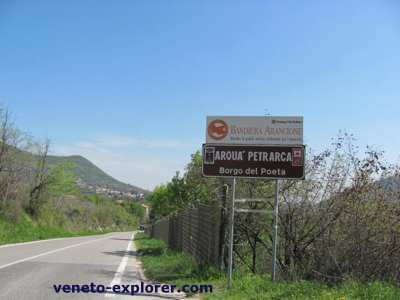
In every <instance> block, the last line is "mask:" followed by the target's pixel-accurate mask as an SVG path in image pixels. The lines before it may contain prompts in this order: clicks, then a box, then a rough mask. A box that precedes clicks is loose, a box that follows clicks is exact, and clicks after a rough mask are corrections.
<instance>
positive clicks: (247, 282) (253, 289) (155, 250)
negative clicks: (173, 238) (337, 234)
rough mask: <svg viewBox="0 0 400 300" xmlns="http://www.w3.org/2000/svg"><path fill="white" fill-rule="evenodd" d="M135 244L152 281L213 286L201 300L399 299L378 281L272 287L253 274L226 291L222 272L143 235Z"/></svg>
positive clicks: (291, 283)
mask: <svg viewBox="0 0 400 300" xmlns="http://www.w3.org/2000/svg"><path fill="white" fill-rule="evenodd" d="M135 243H136V247H137V251H138V253H139V255H140V259H141V261H142V263H143V268H144V272H145V276H146V277H147V278H148V279H149V280H152V281H155V282H162V283H171V284H176V285H177V286H182V285H184V284H196V285H197V284H207V285H208V284H211V285H212V286H213V292H212V293H206V294H201V295H200V296H201V299H209V300H217V299H230V300H241V299H260V300H261V299H266V300H267V299H288V300H289V299H292V300H297V299H300V300H301V299H316V300H317V299H318V300H319V299H322V300H324V299H325V300H338V299H340V300H345V299H365V300H371V299H393V300H395V299H400V290H399V289H398V288H396V287H395V286H394V285H391V284H388V283H383V282H378V281H374V282H370V283H361V282H359V281H356V280H351V279H347V280H345V281H343V282H342V283H340V284H338V285H328V284H327V283H323V282H318V281H315V280H314V281H306V280H296V281H280V282H277V283H272V282H271V279H270V277H269V275H261V274H253V273H251V272H236V273H235V276H234V280H233V282H234V284H233V287H232V289H230V290H227V289H226V284H227V279H226V276H225V275H224V273H223V272H220V271H218V270H216V269H215V268H212V267H206V266H204V265H199V264H197V263H196V262H195V261H194V260H193V259H192V258H190V257H189V256H187V255H185V254H184V253H182V252H177V251H173V250H171V249H168V248H167V246H166V245H165V243H164V242H162V241H159V240H154V239H151V238H149V237H148V236H147V235H146V234H144V233H138V234H136V236H135Z"/></svg>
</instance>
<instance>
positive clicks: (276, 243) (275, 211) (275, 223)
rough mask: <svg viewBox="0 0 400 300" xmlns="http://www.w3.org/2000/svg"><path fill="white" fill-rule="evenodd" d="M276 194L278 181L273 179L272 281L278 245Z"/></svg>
mask: <svg viewBox="0 0 400 300" xmlns="http://www.w3.org/2000/svg"><path fill="white" fill-rule="evenodd" d="M278 194H279V181H278V179H276V180H275V207H274V226H273V230H274V236H273V242H272V281H275V279H276V253H277V245H278V205H279V201H278Z"/></svg>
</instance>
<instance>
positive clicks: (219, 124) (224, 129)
mask: <svg viewBox="0 0 400 300" xmlns="http://www.w3.org/2000/svg"><path fill="white" fill-rule="evenodd" d="M207 131H208V135H209V136H210V137H212V138H213V139H214V140H221V139H223V138H224V137H226V135H227V134H228V124H226V123H225V121H222V120H214V121H212V122H211V123H210V124H208V129H207Z"/></svg>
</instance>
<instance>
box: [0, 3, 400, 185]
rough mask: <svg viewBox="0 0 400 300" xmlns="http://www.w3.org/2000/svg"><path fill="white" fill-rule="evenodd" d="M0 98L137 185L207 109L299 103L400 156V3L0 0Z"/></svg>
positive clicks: (314, 141) (200, 129)
mask: <svg viewBox="0 0 400 300" xmlns="http://www.w3.org/2000/svg"><path fill="white" fill-rule="evenodd" d="M0 102H1V103H2V104H4V105H6V106H8V108H9V109H10V110H11V111H12V113H13V115H14V119H15V121H16V123H17V124H18V126H19V127H20V128H21V129H23V130H25V131H28V132H30V133H31V134H32V135H34V136H36V137H37V138H40V139H44V138H49V139H50V140H51V143H52V151H53V153H56V154H63V155H65V154H81V155H84V156H86V157H87V158H89V159H90V160H92V161H93V162H94V163H96V164H97V165H98V166H100V167H101V168H103V169H104V170H105V171H107V172H108V173H110V174H111V175H113V176H114V177H116V178H118V179H120V180H123V181H126V182H130V183H132V184H136V185H139V186H142V187H145V188H152V187H154V186H155V185H157V184H159V183H162V182H166V181H167V180H168V179H169V178H170V177H171V176H172V175H173V174H174V173H175V171H176V170H182V168H183V167H184V165H185V164H186V163H187V162H188V160H189V158H190V153H192V152H194V151H195V150H196V149H199V148H200V145H201V143H202V142H203V140H204V133H205V117H206V116H207V115H263V114H265V111H266V110H268V113H270V114H272V115H302V116H304V136H305V141H306V143H307V144H308V145H310V146H311V147H313V148H316V149H320V148H323V147H324V146H326V145H328V144H329V141H330V138H332V137H334V136H335V135H336V134H337V133H338V131H339V130H347V131H348V132H350V133H353V134H354V135H355V136H356V138H357V139H358V143H359V144H360V146H364V145H366V144H370V145H373V146H375V147H376V148H379V149H381V150H385V151H386V158H387V159H388V160H389V161H391V162H398V161H399V154H400V153H399V149H400V138H399V135H398V133H399V129H400V128H399V127H400V122H399V117H398V115H399V113H400V3H399V2H398V1H396V0H391V1H389V0H386V1H385V0H382V1H365V0H364V1H349V0H347V1H329V2H328V1H130V0H129V1H128V0H126V1H105V0H104V1H101V0H93V1H88V0H81V1H11V0H0Z"/></svg>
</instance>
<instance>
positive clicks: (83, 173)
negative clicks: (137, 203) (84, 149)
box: [48, 155, 148, 194]
mask: <svg viewBox="0 0 400 300" xmlns="http://www.w3.org/2000/svg"><path fill="white" fill-rule="evenodd" d="M65 162H72V163H73V164H74V166H75V168H74V173H75V176H76V178H77V179H78V183H79V185H80V186H81V187H83V188H86V189H89V187H92V188H95V187H98V188H107V189H110V190H116V191H119V192H124V193H134V194H146V193H148V191H146V190H145V189H142V188H139V187H137V186H133V185H130V184H127V183H123V182H121V181H119V180H117V179H115V178H113V177H111V176H110V175H108V174H107V173H105V172H104V171H103V170H101V169H100V168H99V167H97V166H96V165H94V164H93V163H92V162H90V161H89V160H88V159H86V158H84V157H82V156H79V155H72V156H55V155H49V156H48V163H49V165H50V166H51V165H56V164H59V163H65Z"/></svg>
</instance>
